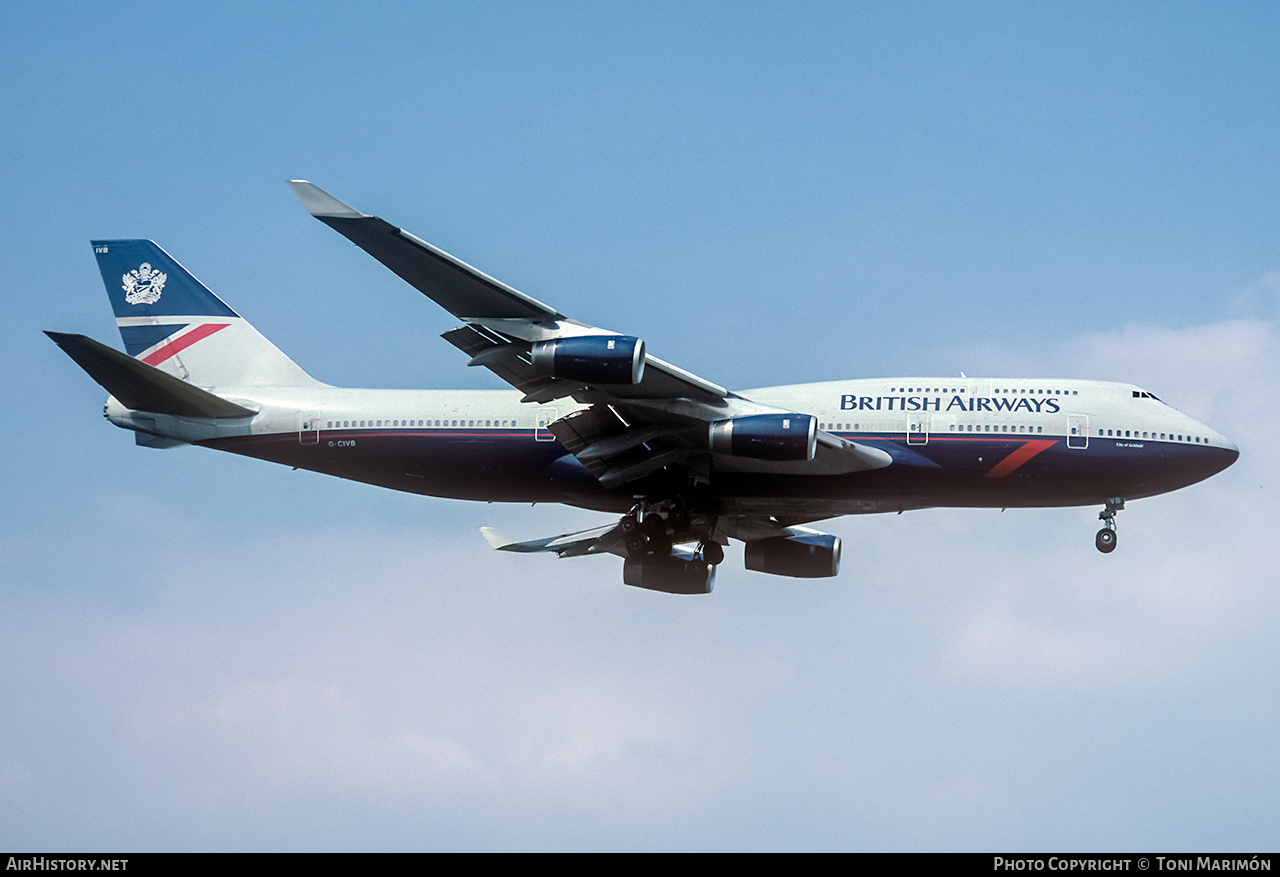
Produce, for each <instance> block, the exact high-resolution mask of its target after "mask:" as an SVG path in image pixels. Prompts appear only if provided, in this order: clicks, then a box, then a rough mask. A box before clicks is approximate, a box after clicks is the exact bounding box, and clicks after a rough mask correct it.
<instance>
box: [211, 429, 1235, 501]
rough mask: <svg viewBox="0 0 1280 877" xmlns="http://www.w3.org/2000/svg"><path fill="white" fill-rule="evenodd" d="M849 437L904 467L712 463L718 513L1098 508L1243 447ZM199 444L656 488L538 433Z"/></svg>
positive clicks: (415, 487) (363, 472)
mask: <svg viewBox="0 0 1280 877" xmlns="http://www.w3.org/2000/svg"><path fill="white" fill-rule="evenodd" d="M845 437H846V438H849V439H851V440H855V441H857V442H859V443H861V444H864V445H869V446H871V447H876V448H881V449H883V450H885V451H887V452H888V453H889V454H890V455H891V456H893V457H894V462H893V464H892V465H890V466H887V467H885V468H883V469H874V470H869V471H864V472H856V473H851V474H847V475H775V474H757V473H735V472H726V471H713V473H712V480H711V486H710V489H709V490H708V491H706V497H707V499H706V501H707V502H708V504H709V506H710V507H709V508H708V509H707V511H713V512H722V513H728V514H735V513H736V514H761V513H765V514H770V515H808V516H812V517H815V518H816V517H830V516H834V515H844V514H858V513H869V512H887V511H897V510H902V509H913V508H925V507H930V506H964V507H982V506H985V507H1010V508H1014V507H1038V506H1072V505H1094V504H1100V503H1102V502H1104V501H1105V500H1107V499H1109V498H1111V497H1124V498H1127V499H1137V498H1140V497H1144V496H1153V495H1155V494H1159V493H1165V492H1168V491H1170V490H1176V489H1178V488H1180V487H1185V486H1187V485H1189V484H1194V483H1195V482H1197V481H1201V480H1203V479H1205V478H1208V477H1209V476H1210V475H1213V474H1215V473H1217V472H1220V471H1222V470H1223V469H1225V468H1226V467H1227V466H1229V465H1231V463H1233V462H1234V461H1235V459H1236V457H1237V456H1238V452H1237V451H1235V450H1233V449H1228V448H1221V447H1214V446H1210V445H1207V444H1189V443H1185V442H1168V441H1138V440H1132V439H1110V438H1090V439H1089V440H1088V443H1087V447H1083V448H1076V447H1069V446H1068V443H1067V439H1066V437H1063V436H1056V437H1055V436H1046V435H1036V436H1027V435H1009V436H1003V435H1001V436H995V435H991V436H986V435H983V436H967V435H966V436H930V437H929V438H928V441H927V442H923V443H919V444H917V443H915V442H911V443H908V441H907V440H906V439H905V437H903V436H902V434H900V433H899V434H896V435H894V436H888V435H874V434H873V435H868V434H865V433H864V434H858V435H856V436H855V435H848V436H845ZM1077 441H1078V439H1077ZM200 444H201V445H203V446H205V447H210V448H215V449H218V450H224V451H230V452H233V453H237V454H243V455H245V456H249V457H255V458H258V459H263V460H269V461H271V462H275V463H282V464H284V465H288V466H296V467H298V468H302V469H309V470H312V471H315V472H321V473H324V474H328V475H335V476H338V477H341V478H348V479H351V480H354V481H361V482H366V483H369V484H376V485H379V486H382V487H388V488H392V489H395V490H403V491H407V492H411V493H420V494H424V495H429V496H441V497H451V498H457V499H469V500H481V501H492V502H562V503H566V504H569V505H575V506H582V507H585V508H595V509H601V510H610V511H619V510H621V511H625V510H627V509H628V508H630V506H631V505H632V504H633V503H634V497H635V496H636V495H637V494H641V493H646V492H647V490H646V489H645V485H644V483H643V482H641V483H632V484H628V485H626V486H625V487H622V488H619V489H617V490H612V491H610V490H605V489H603V488H602V487H600V485H599V483H598V482H597V481H596V479H595V477H594V476H592V475H591V474H590V473H589V472H588V471H587V470H586V469H585V467H583V466H582V465H581V464H580V463H579V462H578V461H577V460H576V459H574V458H573V457H572V456H569V455H568V452H567V451H566V450H565V449H564V448H563V447H562V446H561V445H560V444H559V443H558V442H555V441H538V440H536V439H535V437H534V434H533V433H532V432H531V431H529V430H518V429H465V430H459V429H450V430H441V429H431V428H425V429H404V428H392V429H360V430H344V429H339V430H322V431H320V432H319V433H318V434H316V433H309V434H302V435H299V434H298V433H283V434H280V433H277V434H270V435H257V436H239V437H228V438H219V439H212V440H208V441H204V442H201V443H200ZM757 506H758V507H759V510H756V507H757Z"/></svg>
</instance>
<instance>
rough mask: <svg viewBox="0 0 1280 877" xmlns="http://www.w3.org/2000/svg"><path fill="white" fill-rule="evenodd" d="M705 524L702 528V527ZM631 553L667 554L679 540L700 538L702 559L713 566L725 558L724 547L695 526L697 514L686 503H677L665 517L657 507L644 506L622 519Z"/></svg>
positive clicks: (628, 553)
mask: <svg viewBox="0 0 1280 877" xmlns="http://www.w3.org/2000/svg"><path fill="white" fill-rule="evenodd" d="M702 527H703V525H702V524H699V527H698V529H699V530H701V529H702ZM618 532H619V533H620V534H621V535H622V538H623V540H624V544H625V545H626V549H627V556H628V557H635V558H640V557H645V556H655V555H656V556H660V557H662V556H666V555H669V554H670V553H671V547H672V545H673V544H675V543H677V542H692V541H694V539H697V540H698V559H700V560H701V561H702V562H703V563H706V564H709V565H711V566H717V565H719V564H720V563H721V562H722V561H723V560H724V547H723V546H722V545H720V543H719V542H716V541H715V540H713V539H712V538H711V537H710V534H709V533H707V532H698V531H696V530H695V529H694V520H693V516H692V515H691V514H690V513H689V510H688V509H687V508H686V507H684V506H683V505H677V506H674V507H672V508H670V509H669V510H667V512H666V516H665V517H663V515H662V513H660V512H659V511H658V510H657V509H654V508H652V507H650V508H648V509H646V508H644V506H640V507H638V508H636V509H635V510H633V511H632V512H631V513H630V514H628V515H625V516H623V518H622V520H620V521H618Z"/></svg>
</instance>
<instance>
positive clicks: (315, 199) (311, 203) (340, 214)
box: [289, 180, 368, 219]
mask: <svg viewBox="0 0 1280 877" xmlns="http://www.w3.org/2000/svg"><path fill="white" fill-rule="evenodd" d="M289 187H290V188H291V189H293V194H295V195H297V196H298V200H299V201H301V202H302V206H303V207H305V208H307V212H308V213H310V214H311V215H312V216H317V217H319V216H332V217H334V218H335V219H366V218H368V214H365V213H361V212H360V211H359V210H356V209H355V208H354V207H352V206H351V205H350V204H344V203H342V202H341V201H339V200H338V199H337V198H335V197H333V196H332V195H330V194H329V193H328V192H326V191H325V190H324V189H321V188H320V187H319V186H317V185H316V184H315V183H309V182H307V181H306V180H289Z"/></svg>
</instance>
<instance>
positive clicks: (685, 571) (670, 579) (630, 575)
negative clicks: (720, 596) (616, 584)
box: [622, 554, 716, 594]
mask: <svg viewBox="0 0 1280 877" xmlns="http://www.w3.org/2000/svg"><path fill="white" fill-rule="evenodd" d="M622 581H623V583H624V584H628V585H631V586H632V587H636V588H648V589H649V590H650V591H664V592H666V593H668V594H710V593H711V588H712V587H713V586H714V585H715V581H716V568H715V567H714V566H712V565H711V564H709V563H703V562H702V561H701V560H683V559H681V558H679V557H673V556H671V555H669V554H667V555H649V556H647V557H628V558H627V559H626V560H625V561H623V564H622Z"/></svg>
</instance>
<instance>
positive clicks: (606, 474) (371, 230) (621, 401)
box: [289, 180, 892, 487]
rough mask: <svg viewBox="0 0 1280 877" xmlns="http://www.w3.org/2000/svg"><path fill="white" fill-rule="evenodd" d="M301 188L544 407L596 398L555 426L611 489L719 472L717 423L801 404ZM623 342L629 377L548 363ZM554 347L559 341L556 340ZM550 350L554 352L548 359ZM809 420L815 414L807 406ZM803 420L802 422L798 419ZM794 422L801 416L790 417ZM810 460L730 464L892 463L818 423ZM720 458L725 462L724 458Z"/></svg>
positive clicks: (812, 467)
mask: <svg viewBox="0 0 1280 877" xmlns="http://www.w3.org/2000/svg"><path fill="white" fill-rule="evenodd" d="M289 185H290V186H291V187H292V188H293V191H294V192H295V194H297V196H298V198H299V199H300V200H301V201H302V204H303V206H304V207H306V209H307V211H308V212H309V213H311V215H312V216H314V217H316V218H317V219H319V220H320V221H321V222H323V223H324V224H325V225H328V226H329V227H330V228H333V229H334V230H336V231H337V232H339V233H340V234H342V235H343V236H344V237H346V238H348V239H349V240H351V241H352V242H353V243H355V244H356V245H357V246H359V247H360V248H361V249H363V250H364V251H365V252H367V253H369V255H371V256H373V257H374V258H375V259H377V260H378V261H379V262H381V263H382V264H383V265H385V266H387V267H388V268H390V269H391V270H392V271H394V272H395V273H396V274H397V275H398V276H400V277H401V278H402V279H404V280H405V281H406V282H408V283H409V284H410V285H411V286H413V287H414V288H415V289H418V290H419V291H420V292H422V293H423V294H424V295H426V296H427V297H428V298H430V299H432V300H433V301H435V302H436V303H437V304H439V305H440V306H441V307H443V308H444V309H445V310H447V311H449V313H451V314H453V315H454V316H455V317H457V318H458V319H460V320H462V321H463V322H464V323H465V325H463V326H460V327H458V328H456V329H452V330H450V331H449V332H446V333H444V335H443V337H444V338H445V340H447V341H448V342H449V343H451V344H453V345H454V346H455V347H457V348H458V349H460V350H462V351H463V352H464V353H466V354H467V355H468V356H469V357H470V360H469V362H468V364H469V365H473V366H484V367H486V368H488V369H489V370H491V371H492V372H493V373H494V374H496V375H497V376H498V377H500V378H502V379H503V380H504V381H506V382H507V383H509V384H510V385H511V386H513V387H515V388H516V389H518V390H520V391H521V392H523V393H524V401H526V402H532V403H537V404H543V403H548V402H551V401H553V400H555V399H560V398H565V397H572V398H573V399H574V400H575V401H577V402H579V403H582V404H583V405H586V406H589V407H587V408H585V409H579V410H575V411H573V412H572V413H570V414H568V415H567V416H565V417H562V418H560V419H559V420H557V421H556V422H554V423H552V424H550V425H549V428H550V429H551V431H552V432H553V433H554V434H555V436H556V438H557V439H559V441H560V442H561V443H562V444H563V445H565V447H566V448H568V450H569V451H570V453H572V454H574V455H575V456H576V457H577V458H578V459H579V460H580V461H581V462H582V463H583V464H584V465H585V466H586V467H587V469H588V470H589V471H591V472H592V474H594V475H595V476H596V477H597V478H599V479H600V482H601V484H602V485H604V486H605V487H617V486H621V485H623V484H627V483H630V482H632V481H636V480H639V479H641V478H644V477H645V476H647V475H650V474H652V473H654V472H656V471H658V470H660V469H663V468H666V467H669V466H679V467H683V468H685V469H687V470H689V471H690V472H691V473H692V474H693V475H694V477H695V478H697V477H699V474H700V473H705V474H706V475H707V476H708V477H709V473H710V469H711V458H712V454H711V453H710V452H709V446H708V429H709V428H710V427H711V426H712V424H716V423H723V422H726V421H730V420H732V419H734V418H740V417H749V416H753V415H773V416H782V417H785V416H787V415H789V414H790V412H785V411H779V410H778V409H775V408H772V407H769V406H765V405H760V404H757V403H755V402H752V401H751V400H749V399H745V398H743V397H741V396H738V395H737V394H735V393H731V392H729V391H728V390H726V389H725V388H724V387H721V386H720V385H718V384H715V383H713V382H711V381H708V380H706V379H704V378H700V377H698V376H697V375H694V374H692V373H690V372H688V371H685V370H684V369H681V368H679V367H677V366H674V365H672V364H670V363H668V362H664V361H663V360H661V359H658V358H657V357H654V356H651V355H649V354H648V353H647V352H645V350H644V342H643V341H640V340H639V339H637V338H634V337H633V336H626V335H621V334H619V333H617V332H612V331H610V330H607V329H600V328H597V327H594V326H589V325H587V324H585V323H581V322H579V321H577V320H572V319H569V318H568V317H566V316H565V315H564V314H561V313H560V312H559V311H557V310H556V309H555V308H553V307H551V306H550V305H546V304H543V303H542V302H540V301H538V300H537V299H534V298H532V297H530V296H527V295H525V294H524V293H522V292H519V291H518V290H516V289H513V288H512V287H510V286H508V285H507V284H505V283H502V282H501V281H499V280H495V279H494V278H492V277H490V276H489V275H487V274H485V273H484V272H482V271H480V270H478V269H476V268H474V267H472V266H471V265H468V264H467V263H466V262H463V261H462V260H461V259H458V258H456V257H455V256H452V255H450V254H449V253H446V252H445V251H443V250H441V249H440V248H438V247H435V246H433V245H431V244H429V243H427V242H426V241H424V240H422V239H421V238H418V237H416V236H414V235H412V234H410V233H409V232H407V231H405V230H404V229H401V228H397V227H396V226H394V225H392V224H391V223H389V222H386V221H385V220H382V219H379V218H378V217H376V216H369V215H367V214H364V213H361V212H360V211H358V210H356V209H355V208H353V207H351V206H349V205H347V204H345V203H343V202H342V201H339V200H338V199H337V198H334V197H333V196H332V195H330V194H328V193H327V192H325V191H324V190H322V189H320V188H319V187H318V186H316V185H314V184H312V183H310V182H307V181H305V180H290V181H289ZM582 342H586V343H588V344H591V343H596V342H599V343H602V344H607V345H608V347H609V348H610V349H612V348H613V346H614V344H615V343H617V344H619V345H622V346H623V347H627V348H628V349H633V350H636V351H638V352H636V354H635V357H636V363H635V368H634V371H633V372H632V373H631V374H630V375H629V376H628V377H627V378H625V379H622V380H617V381H613V380H611V381H609V382H602V381H600V380H594V379H592V378H591V377H590V376H586V377H584V376H583V375H575V374H573V373H572V371H571V370H568V371H569V373H566V370H559V371H557V370H550V371H549V370H548V369H547V368H546V367H545V361H546V360H545V357H547V356H548V355H550V354H548V353H547V352H546V351H547V347H548V344H551V343H554V344H562V343H567V344H570V345H572V344H578V343H582ZM553 349H554V348H553ZM540 357H542V359H541V360H540ZM798 417H799V418H803V422H804V423H805V424H808V423H809V420H810V418H809V417H808V416H807V415H799V416H798ZM799 422H800V420H797V424H798V423H799ZM788 426H790V422H788ZM814 440H815V441H814V443H813V449H812V450H811V452H810V454H809V457H808V458H807V459H804V460H790V461H779V460H772V459H753V460H742V459H739V458H734V459H733V460H732V461H729V460H726V461H724V462H725V464H726V466H727V467H728V468H736V469H738V470H739V471H743V470H744V468H745V471H757V472H779V473H781V472H787V473H797V474H814V475H818V474H838V473H845V472H856V471H861V470H865V469H877V468H880V467H882V466H887V465H889V464H890V463H891V462H892V459H891V458H890V457H889V455H888V454H886V453H885V452H884V451H881V450H879V449H877V448H872V447H869V446H866V445H861V444H858V443H855V442H849V441H845V440H843V439H841V438H838V437H837V436H834V435H829V434H827V433H825V432H820V431H818V432H816V435H815V436H814ZM717 465H719V464H717Z"/></svg>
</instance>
